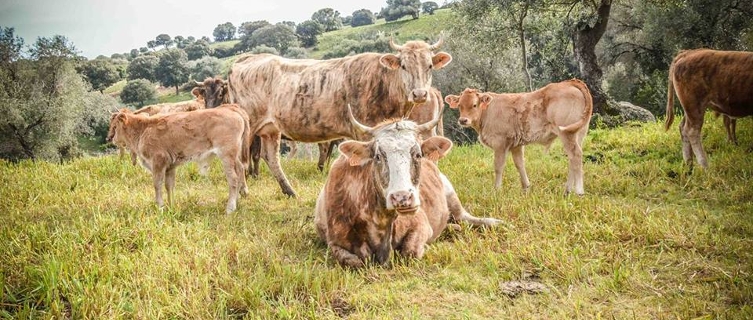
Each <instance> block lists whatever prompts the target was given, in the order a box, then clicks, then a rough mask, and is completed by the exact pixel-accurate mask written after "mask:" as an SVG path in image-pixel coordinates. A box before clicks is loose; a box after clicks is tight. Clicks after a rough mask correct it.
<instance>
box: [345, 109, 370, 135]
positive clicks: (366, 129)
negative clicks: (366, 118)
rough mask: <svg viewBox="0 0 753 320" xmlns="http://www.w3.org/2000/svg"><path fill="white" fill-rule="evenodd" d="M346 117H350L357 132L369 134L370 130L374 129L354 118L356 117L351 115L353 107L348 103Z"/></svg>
mask: <svg viewBox="0 0 753 320" xmlns="http://www.w3.org/2000/svg"><path fill="white" fill-rule="evenodd" d="M348 117H349V118H350V123H351V124H352V125H353V127H354V128H356V130H357V131H358V132H360V133H367V134H371V131H373V130H374V128H372V127H369V126H367V125H365V124H362V123H360V122H358V120H356V117H354V116H353V109H352V108H351V107H350V103H348Z"/></svg>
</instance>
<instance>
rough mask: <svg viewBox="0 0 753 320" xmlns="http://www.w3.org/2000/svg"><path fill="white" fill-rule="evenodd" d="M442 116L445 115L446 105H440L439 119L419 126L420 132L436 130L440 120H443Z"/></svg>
mask: <svg viewBox="0 0 753 320" xmlns="http://www.w3.org/2000/svg"><path fill="white" fill-rule="evenodd" d="M442 114H444V104H442V103H440V109H439V113H438V114H437V117H436V118H434V119H431V121H429V122H426V123H422V124H420V125H418V127H417V129H418V132H426V131H429V130H431V128H434V127H435V126H436V125H437V124H438V123H439V120H442Z"/></svg>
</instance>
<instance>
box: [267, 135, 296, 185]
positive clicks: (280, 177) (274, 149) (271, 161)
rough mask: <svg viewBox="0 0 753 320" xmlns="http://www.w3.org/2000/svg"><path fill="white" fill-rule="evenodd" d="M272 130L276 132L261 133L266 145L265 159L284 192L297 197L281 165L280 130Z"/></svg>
mask: <svg viewBox="0 0 753 320" xmlns="http://www.w3.org/2000/svg"><path fill="white" fill-rule="evenodd" d="M270 131H274V132H269V133H265V134H261V140H262V143H261V144H262V146H263V147H264V150H263V152H262V156H263V157H264V161H266V162H267V166H268V167H269V170H270V171H272V175H274V177H275V179H277V183H278V184H280V188H281V189H282V193H284V194H286V195H288V196H291V197H295V196H296V194H295V191H293V187H291V186H290V182H288V178H287V177H286V176H285V173H284V172H283V171H282V167H280V137H281V135H280V132H279V131H277V130H275V129H270Z"/></svg>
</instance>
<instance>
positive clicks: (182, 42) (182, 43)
mask: <svg viewBox="0 0 753 320" xmlns="http://www.w3.org/2000/svg"><path fill="white" fill-rule="evenodd" d="M173 42H175V47H176V48H178V49H185V48H186V46H187V45H188V42H187V41H186V38H183V36H175V38H173Z"/></svg>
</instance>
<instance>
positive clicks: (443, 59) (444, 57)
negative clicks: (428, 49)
mask: <svg viewBox="0 0 753 320" xmlns="http://www.w3.org/2000/svg"><path fill="white" fill-rule="evenodd" d="M450 61H452V56H451V55H450V54H449V53H447V52H438V53H437V54H435V55H434V56H433V57H431V64H432V65H434V69H442V68H443V67H444V66H446V65H448V64H450Z"/></svg>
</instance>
